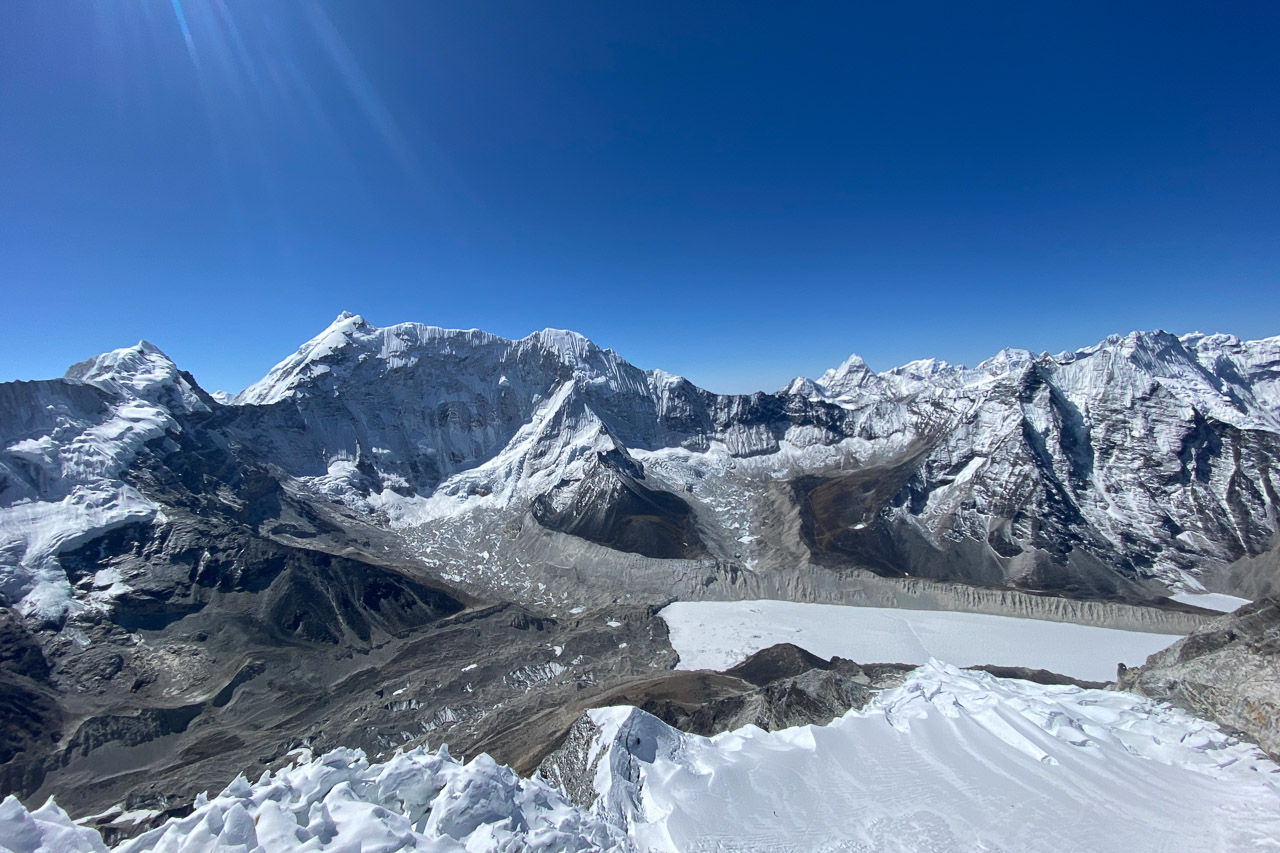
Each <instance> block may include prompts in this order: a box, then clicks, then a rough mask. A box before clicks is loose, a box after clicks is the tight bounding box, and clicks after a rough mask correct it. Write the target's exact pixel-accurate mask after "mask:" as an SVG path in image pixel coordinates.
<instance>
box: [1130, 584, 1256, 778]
mask: <svg viewBox="0 0 1280 853" xmlns="http://www.w3.org/2000/svg"><path fill="white" fill-rule="evenodd" d="M1118 686H1119V687H1120V688H1121V689H1124V690H1131V691H1133V692H1135V693H1140V694H1142V695H1143V696H1150V697H1152V698H1154V699H1162V700H1164V701H1166V702H1171V703H1173V704H1174V705H1177V706H1179V707H1181V708H1185V709H1186V710H1188V711H1190V712H1191V713H1193V714H1195V715H1196V716H1199V717H1204V718H1205V719H1208V720H1213V721H1214V722H1217V723H1219V724H1220V725H1222V726H1224V727H1226V728H1227V729H1231V730H1234V731H1237V732H1240V733H1241V734H1243V735H1245V736H1246V737H1248V738H1249V739H1250V740H1253V741H1256V742H1257V743H1258V745H1259V746H1261V747H1262V748H1263V749H1264V750H1266V751H1267V753H1268V754H1270V755H1271V756H1272V757H1273V758H1280V599H1277V598H1274V597H1273V598H1267V599H1263V600H1261V601H1256V602H1254V603H1252V604H1248V605H1245V606H1244V607H1241V608H1240V609H1239V610H1237V611H1236V612H1235V613H1233V614H1230V615H1228V616H1223V617H1222V618H1220V619H1215V620H1214V621H1213V622H1211V623H1209V624H1208V625H1205V626H1203V627H1202V628H1199V629H1197V630H1195V631H1193V632H1191V634H1189V635H1188V636H1186V637H1184V638H1183V639H1181V640H1179V641H1178V642H1177V643H1174V644H1173V645H1172V646H1170V647H1169V648H1167V649H1165V650H1164V651H1161V652H1157V653H1156V654H1154V655H1151V656H1150V657H1149V658H1147V662H1146V663H1145V664H1143V665H1142V666H1140V667H1133V668H1131V669H1127V670H1123V671H1121V672H1120V674H1119V679H1118Z"/></svg>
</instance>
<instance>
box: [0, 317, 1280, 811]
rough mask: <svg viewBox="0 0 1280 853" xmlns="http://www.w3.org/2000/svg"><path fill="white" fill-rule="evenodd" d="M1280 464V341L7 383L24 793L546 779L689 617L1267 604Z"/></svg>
mask: <svg viewBox="0 0 1280 853" xmlns="http://www.w3.org/2000/svg"><path fill="white" fill-rule="evenodd" d="M1278 464H1280V338H1268V339H1265V340H1259V341H1241V340H1238V339H1236V338H1234V337H1231V336H1227V335H1201V334H1192V335H1183V336H1175V335H1172V334H1168V333H1165V332H1137V333H1133V334H1130V335H1127V336H1124V337H1119V336H1116V337H1111V338H1108V339H1107V340H1105V341H1103V342H1102V343H1099V344H1097V345H1095V346H1091V347H1087V348H1085V349H1081V350H1077V351H1075V352H1069V353H1060V354H1057V355H1050V354H1047V353H1042V354H1039V355H1036V354H1033V353H1030V352H1027V351H1024V350H1004V351H1002V352H1000V353H999V354H997V355H996V356H994V357H993V358H991V359H988V360H987V361H984V362H983V363H981V364H979V365H978V366H976V367H973V368H966V367H960V366H952V365H948V364H945V363H943V362H938V361H933V360H930V361H920V362H912V363H910V364H907V365H903V366H902V367H899V368H895V369H893V370H889V371H885V372H882V373H875V372H873V371H872V370H870V369H869V368H868V367H867V365H866V364H865V363H864V362H863V361H862V360H861V359H859V358H858V357H856V356H854V357H851V358H850V359H849V360H847V361H846V362H845V363H844V364H842V365H840V366H839V367H837V368H834V369H832V370H829V371H827V372H826V373H825V374H824V375H822V376H821V377H819V378H817V379H805V378H798V379H796V380H794V381H792V382H791V383H789V384H788V385H787V387H785V388H783V389H781V390H779V391H777V392H774V393H764V392H761V393H756V394H751V395H720V394H714V393H711V392H708V391H706V390H703V389H701V388H698V387H697V386H695V385H693V384H692V383H690V382H688V381H687V380H685V379H683V378H681V377H679V376H675V375H672V374H669V373H665V372H663V371H661V370H641V369H639V368H637V367H635V366H633V365H631V364H629V363H628V362H626V361H625V360H624V359H623V358H622V357H621V356H619V355H618V354H617V353H615V352H613V351H612V350H608V349H602V348H600V347H598V346H596V345H595V344H593V343H592V342H591V341H589V340H587V339H586V338H584V337H582V336H580V335H577V334H575V333H572V332H564V331H557V330H545V331H542V332H538V333H535V334H533V335H530V336H529V337H527V338H523V339H520V340H507V339H504V338H500V337H496V336H493V335H490V334H487V333H484V332H480V331H477V330H470V331H458V330H446V329H440V328H436V327H431V326H423V325H419V324H413V323H406V324H400V325H395V326H389V327H386V328H376V327H374V326H372V325H370V324H369V323H367V322H366V321H365V320H363V319H362V318H361V317H359V316H356V315H351V314H345V313H344V314H342V315H340V316H339V317H338V318H337V319H336V320H335V322H334V323H333V324H332V325H331V326H330V327H329V328H327V329H326V330H324V331H323V332H322V333H321V334H320V335H318V336H317V337H315V338H313V339H312V340H311V341H308V342H307V343H306V344H304V345H303V346H302V347H301V348H300V349H299V350H298V351H297V352H296V353H295V354H293V355H292V356H290V357H289V358H287V359H285V360H284V361H282V362H281V363H280V364H279V365H277V366H276V367H275V368H273V369H272V370H271V371H270V372H269V373H268V374H267V375H266V376H265V377H264V378H263V379H262V380H261V381H260V382H258V383H255V384H254V385H252V386H250V387H249V388H247V389H245V390H244V391H242V392H241V393H239V394H237V395H234V396H231V395H226V394H222V393H215V394H211V393H209V392H207V391H206V390H205V389H203V388H201V386H200V385H199V384H198V382H197V380H196V378H195V377H193V376H192V375H191V374H189V373H186V372H184V371H183V370H181V369H180V368H179V367H178V366H177V365H175V364H174V363H173V362H172V361H171V360H170V359H169V358H168V357H167V356H165V355H164V353H162V352H161V351H160V350H159V349H158V348H156V347H154V346H152V345H150V344H148V343H145V342H144V343H140V344H138V345H137V346H133V347H128V348H125V349H120V350H116V351H114V352H111V353H107V354H104V355H100V356H97V357H96V358H92V359H90V360H88V361H86V362H83V363H81V364H78V365H75V366H73V367H72V368H71V369H70V370H69V371H68V372H67V374H66V376H65V377H64V378H62V379H58V380H46V381H34V382H8V383H3V384H0V604H3V607H0V635H3V636H2V639H3V640H4V643H3V649H4V652H3V656H2V657H0V722H3V724H4V729H3V730H4V732H5V735H4V740H3V742H0V793H8V792H15V793H19V794H22V795H23V796H37V795H43V794H45V793H53V792H56V793H57V794H58V796H59V801H60V802H62V803H63V804H64V805H65V806H67V807H68V808H71V809H72V810H73V811H74V812H77V813H88V812H89V811H91V810H92V809H96V808H104V807H106V806H108V805H111V804H113V803H118V802H125V803H127V804H138V803H146V804H147V805H148V806H149V807H156V808H159V809H160V810H161V811H163V809H165V808H168V807H169V806H170V805H172V804H175V803H179V802H186V801H187V800H189V799H190V798H191V797H192V796H194V794H195V793H198V792H199V791H200V790H203V789H205V788H209V787H216V786H219V785H222V784H225V783H226V781H227V780H229V779H231V778H233V777H234V776H235V775H236V774H237V773H240V772H243V771H244V770H245V768H246V767H249V766H252V765H254V764H259V765H261V766H263V767H266V766H274V765H273V762H278V761H279V760H281V759H282V758H283V757H284V756H286V755H288V754H289V753H290V751H291V750H295V749H299V748H303V747H306V748H308V749H311V748H314V749H330V748H334V747H339V746H342V747H362V748H365V749H366V750H367V751H369V752H370V753H383V752H386V751H388V750H391V749H394V748H396V747H400V746H412V745H416V744H418V743H421V742H423V741H425V740H426V739H428V738H430V739H432V740H434V741H438V740H440V739H445V740H448V741H449V742H450V744H451V745H453V746H454V747H455V748H456V749H460V750H466V751H468V752H470V751H474V750H479V749H487V750H489V751H491V752H493V753H494V754H495V756H497V757H498V758H499V759H500V760H502V761H505V762H508V763H512V764H513V765H515V766H516V767H517V769H524V770H528V769H532V767H534V766H536V765H537V763H538V762H539V761H541V760H542V759H543V758H544V757H545V756H546V754H547V752H548V751H549V750H550V749H551V748H552V747H553V746H554V745H555V743H556V742H557V739H558V738H562V737H563V735H564V733H565V731H567V730H568V728H569V727H570V726H571V725H572V724H573V722H574V720H576V719H577V717H578V716H579V714H580V712H581V711H582V710H583V709H584V708H586V707H588V706H591V705H592V704H599V702H600V701H602V699H603V698H605V697H607V696H610V695H616V693H617V691H618V690H619V689H620V688H621V686H622V685H625V684H635V683H640V682H642V681H644V680H645V679H652V678H654V677H656V676H657V675H659V674H661V673H662V672H664V671H665V670H666V669H668V668H670V667H671V666H673V665H674V663H675V653H674V651H673V650H672V649H671V646H670V644H669V642H668V641H667V636H666V627H665V625H664V624H663V622H662V621H661V619H659V618H658V617H657V616H656V615H655V614H656V612H657V610H658V609H659V608H660V607H661V606H662V605H664V604H666V603H668V602H670V601H673V600H677V599H679V600H696V599H743V598H780V599H789V600H794V601H822V602H831V603H845V604H855V603H856V604H873V605H877V606H899V607H901V606H911V607H917V608H926V609H927V608H940V609H959V610H971V611H975V612H983V613H996V614H1014V615H1023V616H1031V617H1034V618H1041V619H1054V620H1062V621H1075V622H1082V623H1086V624H1092V625H1104V626H1113V627H1125V628H1131V629H1136V630H1146V631H1165V632H1168V633H1187V632H1189V631H1191V630H1192V629H1194V628H1196V627H1197V626H1199V625H1200V624H1202V623H1203V622H1205V621H1206V620H1207V619H1208V617H1209V615H1210V614H1208V613H1207V612H1206V611H1204V610H1202V609H1201V608H1199V607H1197V606H1195V603H1194V602H1195V601H1196V600H1197V597H1196V594H1197V593H1202V592H1204V591H1205V590H1206V589H1207V590H1212V591H1215V592H1220V593H1227V594H1232V595H1239V596H1243V597H1247V598H1259V597H1263V596H1265V595H1268V594H1273V593H1275V592H1276V591H1277V578H1278V577H1280V557H1278V556H1277V555H1278V554H1280V551H1278V550H1277V544H1278V543H1277V538H1276V533H1277V526H1278V524H1280V519H1278V518H1277V506H1278V505H1280V497H1278V494H1280V468H1278ZM535 688H536V689H535Z"/></svg>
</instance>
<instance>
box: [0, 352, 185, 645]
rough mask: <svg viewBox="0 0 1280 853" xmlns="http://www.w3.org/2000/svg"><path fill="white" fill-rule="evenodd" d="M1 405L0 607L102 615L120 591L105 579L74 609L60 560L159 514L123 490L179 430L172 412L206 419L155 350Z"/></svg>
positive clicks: (43, 614) (24, 386)
mask: <svg viewBox="0 0 1280 853" xmlns="http://www.w3.org/2000/svg"><path fill="white" fill-rule="evenodd" d="M3 392H4V393H3V394H0V402H3V403H4V404H6V406H5V407H6V408H7V407H9V406H12V407H13V411H10V412H7V413H6V414H7V415H8V417H5V418H3V419H0V601H4V600H8V601H10V602H15V603H17V605H18V609H19V610H20V611H21V612H22V613H23V614H24V615H25V616H28V617H32V618H34V619H36V620H49V621H55V622H56V621H59V620H61V619H62V618H63V617H64V616H65V615H66V614H67V613H68V612H69V611H73V610H76V609H85V608H86V607H87V608H94V607H100V606H104V605H106V604H107V603H109V602H110V600H111V599H112V598H113V597H114V596H115V595H116V594H118V593H119V592H120V591H121V589H122V588H121V586H120V584H119V583H118V580H117V579H116V578H113V577H111V576H110V574H109V573H101V574H103V576H102V577H99V578H95V579H94V581H93V588H92V590H91V591H90V592H89V594H88V595H87V596H83V597H81V598H80V599H79V600H75V599H73V595H72V590H71V585H70V582H69V580H68V578H67V575H66V572H64V571H63V570H62V568H61V567H60V566H59V564H58V562H57V554H58V553H59V552H60V551H64V550H66V549H68V548H73V547H75V546H76V545H78V544H80V543H82V542H84V541H87V540H88V539H91V538H93V537H94V536H97V535H100V534H102V533H105V532H106V531H108V530H111V529H112V528H115V527H119V526H121V525H124V524H128V523H131V522H137V521H149V520H152V519H155V518H157V517H163V515H162V510H161V508H160V507H159V506H157V505H156V504H155V503H153V502H152V501H150V500H148V499H147V498H146V497H145V496H144V495H142V494H141V493H140V492H138V490H137V489H135V488H134V487H133V486H131V485H129V484H128V483H126V482H125V481H124V478H123V475H124V472H125V471H126V470H127V469H128V467H129V466H130V464H132V462H133V460H134V458H135V456H136V455H137V453H138V451H139V450H140V449H141V448H142V446H143V445H144V444H146V443H147V442H149V441H152V440H153V439H156V438H158V437H160V436H162V435H164V434H165V433H166V432H170V431H173V430H176V429H177V428H178V427H177V424H176V422H175V421H174V417H173V415H174V413H175V412H193V411H207V410H208V408H207V406H206V404H205V403H204V402H203V401H202V400H201V399H200V397H199V396H198V395H197V394H196V393H195V391H194V390H193V388H192V386H191V384H190V383H189V382H187V380H186V379H185V378H184V377H183V376H182V375H181V373H180V372H179V370H178V368H177V366H176V365H174V363H173V362H172V361H171V360H170V359H169V357H168V356H166V355H165V354H164V353H162V352H161V351H160V350H159V349H157V348H156V347H155V346H153V345H152V344H149V343H147V342H146V341H143V342H141V343H139V344H137V345H136V346H132V347H126V348H124V349H118V350H115V351H113V352H109V353H105V354H104V355H100V356H97V357H96V358H93V359H90V360H89V361H86V362H83V363H81V364H78V365H75V366H73V367H72V368H71V369H70V370H68V371H67V375H66V378H65V379H64V380H62V381H61V382H58V381H54V382H29V383H25V382H15V383H5V384H4V387H3Z"/></svg>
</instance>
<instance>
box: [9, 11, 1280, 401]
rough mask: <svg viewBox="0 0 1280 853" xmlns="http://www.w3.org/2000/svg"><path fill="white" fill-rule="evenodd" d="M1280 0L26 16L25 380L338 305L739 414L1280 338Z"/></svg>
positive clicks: (253, 354) (230, 367)
mask: <svg viewBox="0 0 1280 853" xmlns="http://www.w3.org/2000/svg"><path fill="white" fill-rule="evenodd" d="M1278 32H1280V4H1275V3H1271V2H1258V3H1235V2H1229V0H1228V2H1221V0H1219V2H1204V3H1188V2H1160V3H1155V2H1152V3H1117V2H1105V3H1089V2H1071V3H1065V2H1064V3H1026V2H1017V3H1012V2H1011V3H982V2H975V3H955V2H936V3H934V2H912V3H874V4H873V3H854V2H839V3H829V4H824V3H813V4H777V3H771V4H757V3H750V2H731V3H729V2H727V3H713V2H707V3H687V2H679V3H675V2H672V3H667V2H643V3H621V2H619V3H613V2H609V3H600V2H572V3H570V2H532V0H529V2H517V0H511V2H503V3H496V2H492V3H491V2H466V3H462V2H429V0H347V1H345V2H340V1H339V0H335V1H334V2H310V0H151V1H150V2H144V0H93V2H91V0H7V2H3V3H0V295H3V298H4V304H5V306H6V309H7V310H6V315H7V319H8V322H7V323H6V324H5V334H4V335H0V379H13V378H37V377H48V376H54V375H60V374H61V373H62V371H63V370H64V369H65V368H66V366H67V365H69V364H70V363H72V362H74V361H77V360H80V359H82V358H85V357H88V356H90V355H92V354H94V353H97V352H100V351H103V350H107V349H111V348H114V347H117V346H124V345H128V344H131V343H134V342H136V341H137V340H138V339H140V338H146V339H148V340H151V341H153V342H154V343H156V344H157V345H159V346H160V347H161V348H163V349H164V350H165V351H166V352H168V353H169V354H170V355H171V356H172V357H173V358H174V359H175V360H176V361H177V362H178V363H179V364H180V365H181V366H182V367H184V368H186V369H188V370H190V371H192V372H193V373H194V374H195V375H196V378H197V379H198V380H199V381H200V382H201V384H202V385H205V386H206V387H208V388H210V389H216V388H225V389H228V390H238V389H239V388H240V387H243V386H244V385H245V384H247V383H249V382H252V381H254V380H255V379H257V378H259V377H260V376H261V375H262V374H263V373H265V372H266V371H267V369H269V368H270V367H271V366H272V365H273V364H274V363H275V362H276V361H278V360H280V359H281V358H283V357H284V356H285V355H287V354H288V353H290V352H292V351H293V350H294V349H295V348H296V347H297V346H298V345H299V344H301V343H302V342H303V341H304V340H305V339H307V338H309V337H311V336H312V335H314V334H315V333H317V332H318V331H319V330H320V329H322V328H323V327H324V326H326V325H327V324H328V323H329V322H330V321H331V320H332V319H333V317H334V315H336V314H337V313H338V312H339V311H341V310H351V311H355V312H358V313H362V314H364V315H365V316H366V317H367V318H368V319H369V320H370V321H371V322H373V323H375V324H378V325H386V324H390V323H395V322H400V321H405V320H416V321H420V322H426V323H432V324H435V325H442V326H451V327H462V328H471V327H479V328H483V329H486V330H488V331H492V332H495V333H497V334H502V335H506V336H510V337H519V336H523V335H525V334H527V333H529V332H530V331H533V330H535V329H540V328H543V327H547V326H553V327H559V328H572V329H575V330H577V331H580V332H582V333H584V334H586V335H588V336H589V337H591V338H592V339H594V340H596V341H597V342H598V343H600V344H601V345H603V346H609V347H612V348H614V349H616V350H617V351H619V352H620V353H622V354H623V355H624V356H625V357H627V358H628V359H630V360H631V361H633V362H634V363H636V364H638V365H639V366H641V367H662V368H664V369H667V370H671V371H673V372H678V373H682V374H684V375H686V376H688V377H689V378H691V379H692V380H694V381H695V382H698V383H699V384H702V385H704V386H706V387H709V388H711V389H712V390H717V391H749V390H753V389H757V388H764V389H774V388H777V387H779V386H781V385H782V384H783V383H784V382H785V381H786V380H787V379H788V378H789V377H791V376H794V375H798V374H806V375H816V374H818V373H820V372H821V371H822V370H823V369H825V368H827V367H830V366H833V365H835V364H837V363H839V362H840V361H842V360H843V359H844V358H845V357H846V356H847V355H848V354H849V353H851V352H857V353H859V354H861V355H862V356H863V357H865V358H866V359H867V361H868V362H869V363H870V364H871V366H872V367H874V368H876V369H886V368H888V367H891V366H894V365H895V364H898V363H901V362H904V361H908V360H910V359H913V358H923V357H929V356H935V357H940V358H945V359H947V360H949V361H953V362H964V363H970V364H972V363H976V362H977V361H979V360H981V359H982V358H984V357H986V356H988V355H990V354H992V353H994V352H995V351H996V350H998V349H999V348H1001V347H1003V346H1020V347H1026V348H1028V349H1032V350H1037V351H1038V350H1044V349H1047V350H1051V351H1057V350H1061V349H1067V348H1076V347H1079V346H1085V345H1088V344H1091V343H1094V342H1096V341H1097V340H1099V339H1101V338H1102V337H1104V336H1105V335H1107V334H1109V333H1112V332H1121V333H1123V332H1127V331H1130V330H1132V329H1136V328H1143V329H1147V328H1165V329H1169V330H1171V331H1176V332H1185V331H1191V330H1194V329H1200V330H1203V331H1225V332H1231V333H1235V334H1238V335H1241V336H1243V337H1263V336H1269V335H1275V334H1280V280H1278V279H1280V277H1278V273H1280V206H1278V204H1277V200H1280V106H1278V105H1280V97H1278V93H1280V51H1278V50H1276V47H1275V40H1276V35H1277V33H1278Z"/></svg>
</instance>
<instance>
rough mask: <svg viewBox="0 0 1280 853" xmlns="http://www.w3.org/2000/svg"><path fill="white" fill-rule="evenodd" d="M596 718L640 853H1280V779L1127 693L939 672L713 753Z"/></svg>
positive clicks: (606, 803)
mask: <svg viewBox="0 0 1280 853" xmlns="http://www.w3.org/2000/svg"><path fill="white" fill-rule="evenodd" d="M591 715H592V719H593V721H594V722H595V723H596V725H597V726H599V728H600V736H599V739H598V741H597V742H596V743H595V744H593V749H595V750H596V751H597V752H598V753H599V755H600V756H601V758H600V761H599V764H598V767H599V768H600V770H599V771H598V775H597V779H601V780H606V781H607V782H608V783H609V785H608V786H602V787H604V792H603V795H602V797H601V799H600V800H599V801H598V804H597V810H599V811H601V812H604V813H612V814H613V815H614V817H615V819H616V820H618V821H619V822H621V823H623V824H624V825H626V826H628V827H629V831H630V834H631V835H632V837H634V838H635V840H636V842H637V844H638V845H639V846H640V847H641V848H642V849H648V850H655V851H683V853H694V852H695V851H699V853H700V852H701V851H713V850H714V851H737V850H742V851H746V850H750V851H757V853H772V851H779V853H780V851H796V853H799V851H806V853H809V852H811V851H832V852H833V853H834V851H866V853H871V851H876V853H884V852H885V851H903V853H907V851H911V853H915V852H916V851H934V853H940V851H971V850H987V851H1009V853H1012V851H1019V853H1036V852H1037V851H1044V853H1060V851H1067V850H1089V851H1118V853H1141V851H1172V850H1185V851H1191V850H1194V851H1200V853H1210V851H1223V853H1227V851H1241V850H1254V851H1267V850H1270V851H1274V850H1280V768H1278V767H1277V766H1276V765H1275V764H1273V763H1272V762H1270V761H1268V760H1266V759H1265V758H1264V757H1263V756H1262V753H1261V752H1259V751H1258V750H1257V748H1256V747H1253V746H1249V745H1246V744H1242V743H1240V742H1238V741H1236V740H1235V739H1234V738H1231V737H1229V736H1227V735H1225V734H1223V733H1222V732H1220V731H1218V729H1217V727H1216V726H1215V725H1213V724H1211V723H1205V722H1203V721H1199V720H1196V719H1194V718H1192V717H1189V716H1188V715H1186V714H1184V713H1183V712H1181V711H1176V710H1173V709H1171V708H1169V707H1167V706H1159V705H1156V704H1154V703H1152V702H1150V701H1149V700H1144V699H1139V698H1137V697H1134V696H1132V695H1129V694H1125V693H1114V692H1105V691H1097V690H1083V689H1081V688H1077V687H1046V686H1041V685H1036V684H1031V683H1030V682H1024V681H1015V680H1005V679H997V678H994V677H992V676H989V675H987V674H985V673H974V672H966V671H961V670H958V669H955V668H954V667H951V666H948V665H945V664H940V663H937V662H934V663H931V664H929V665H928V666H925V667H921V668H920V669H919V670H917V671H916V672H915V673H913V675H912V676H911V677H910V679H909V680H908V681H907V682H906V683H905V684H904V685H903V686H902V687H900V688H897V689H895V690H891V691H887V692H885V693H883V694H881V695H880V696H878V697H877V698H876V699H875V700H873V702H872V703H871V704H870V705H868V706H867V707H866V708H865V709H863V710H862V711H851V712H849V713H848V714H847V715H846V716H844V717H843V718H841V719H839V720H837V721H835V722H833V723H832V724H831V725H829V726H804V727H799V728H794V729H785V730H782V731H778V732H772V733H770V732H764V731H762V730H760V729H757V728H754V727H750V726H749V727H747V728H744V729H741V730H739V731H737V732H731V733H728V734H723V735H717V736H716V737H713V738H710V739H708V738H702V737H698V736H696V735H688V734H683V733H680V732H676V731H674V730H673V729H670V728H668V727H667V726H665V725H664V724H663V723H661V722H660V721H659V720H657V718H655V717H652V716H650V715H648V714H645V713H644V712H642V711H639V710H636V709H634V708H609V709H603V710H600V711H593V712H591ZM604 768H609V770H608V771H607V772H606V771H605V769H604Z"/></svg>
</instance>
